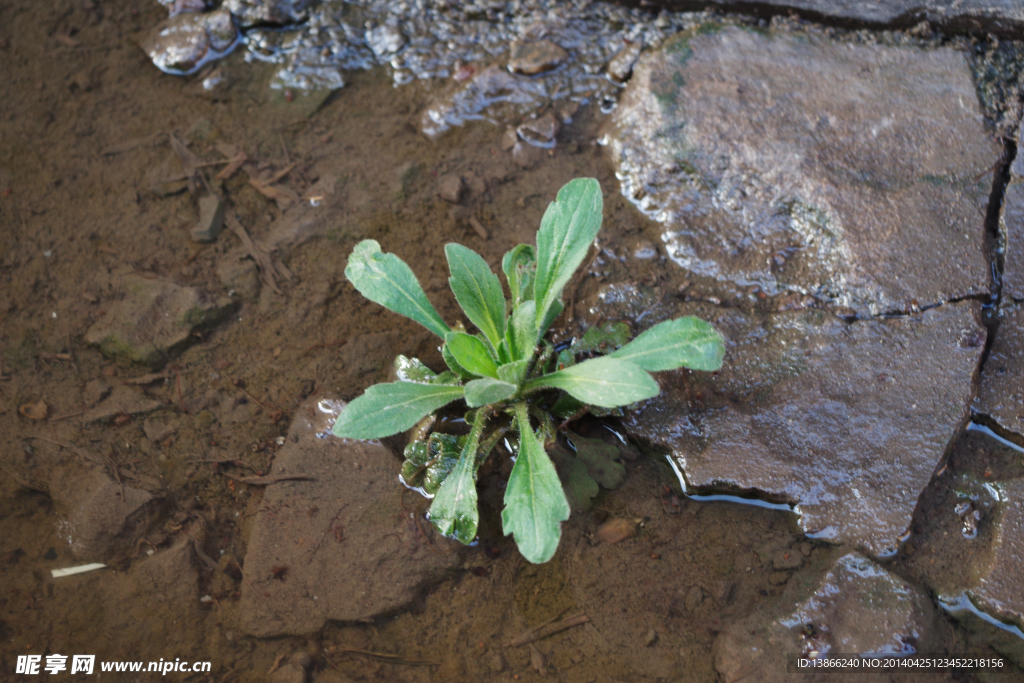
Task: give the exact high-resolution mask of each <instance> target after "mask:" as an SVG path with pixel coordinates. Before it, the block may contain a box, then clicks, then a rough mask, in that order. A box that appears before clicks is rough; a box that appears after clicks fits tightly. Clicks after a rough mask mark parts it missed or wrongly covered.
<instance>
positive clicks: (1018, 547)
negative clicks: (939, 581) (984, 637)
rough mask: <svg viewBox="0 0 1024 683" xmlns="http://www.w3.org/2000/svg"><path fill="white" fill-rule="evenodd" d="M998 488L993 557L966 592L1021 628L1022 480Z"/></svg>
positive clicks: (1023, 611)
mask: <svg viewBox="0 0 1024 683" xmlns="http://www.w3.org/2000/svg"><path fill="white" fill-rule="evenodd" d="M999 488H1000V489H1001V495H1000V504H999V507H1000V510H999V513H1000V514H999V520H998V522H997V524H996V530H995V539H994V542H993V550H994V556H993V560H992V563H991V565H990V566H989V569H988V571H987V572H986V573H985V574H984V575H983V576H982V577H981V580H980V582H979V584H978V586H977V587H975V588H972V589H970V590H969V591H968V593H969V595H970V596H971V597H972V598H973V599H974V602H975V604H977V605H978V607H980V608H981V609H982V610H983V611H985V612H988V613H989V614H991V615H992V616H994V617H996V618H998V619H1001V620H1003V621H1008V622H1012V623H1015V624H1016V625H1017V626H1018V627H1020V628H1024V480H1021V479H1017V480H1013V481H1009V482H1004V483H1002V484H1001V485H1000V486H999Z"/></svg>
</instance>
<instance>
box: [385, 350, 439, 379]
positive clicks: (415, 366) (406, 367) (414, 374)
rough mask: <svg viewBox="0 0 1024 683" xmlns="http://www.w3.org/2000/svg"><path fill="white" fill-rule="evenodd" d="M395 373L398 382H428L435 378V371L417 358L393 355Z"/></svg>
mask: <svg viewBox="0 0 1024 683" xmlns="http://www.w3.org/2000/svg"><path fill="white" fill-rule="evenodd" d="M394 365H395V375H396V376H397V377H398V381H399V382H419V383H420V384H429V383H433V382H434V381H435V380H437V373H436V372H434V371H433V370H431V369H430V368H428V367H427V366H426V365H424V364H423V363H422V362H420V359H419V358H406V357H405V356H401V355H400V356H395V363H394Z"/></svg>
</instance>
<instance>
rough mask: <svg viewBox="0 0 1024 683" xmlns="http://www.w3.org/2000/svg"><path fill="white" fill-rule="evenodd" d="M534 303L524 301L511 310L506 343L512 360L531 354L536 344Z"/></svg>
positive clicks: (528, 356)
mask: <svg viewBox="0 0 1024 683" xmlns="http://www.w3.org/2000/svg"><path fill="white" fill-rule="evenodd" d="M536 311H537V308H536V304H535V303H534V302H533V301H532V300H531V301H524V302H523V303H521V304H519V306H517V307H516V310H514V311H512V316H511V318H510V319H509V325H508V329H507V330H506V337H505V339H506V341H505V343H506V345H507V348H508V350H509V353H510V355H511V357H512V358H513V359H514V360H522V359H524V358H530V357H531V356H533V349H534V348H535V347H536V346H537V327H536V325H537V315H536Z"/></svg>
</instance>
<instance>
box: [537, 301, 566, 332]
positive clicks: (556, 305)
mask: <svg viewBox="0 0 1024 683" xmlns="http://www.w3.org/2000/svg"><path fill="white" fill-rule="evenodd" d="M563 308H564V306H563V305H562V300H561V299H558V300H556V301H554V302H552V303H551V308H549V309H548V315H547V317H546V318H544V320H542V321H541V327H540V332H539V333H538V335H537V336H539V337H543V336H544V333H545V332H547V331H548V328H549V327H551V324H552V323H553V322H555V320H557V319H558V316H560V315H561V314H562V309H563Z"/></svg>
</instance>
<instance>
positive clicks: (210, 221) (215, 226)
mask: <svg viewBox="0 0 1024 683" xmlns="http://www.w3.org/2000/svg"><path fill="white" fill-rule="evenodd" d="M222 227H224V203H223V202H222V201H221V199H220V197H218V196H217V195H215V194H211V195H207V196H205V197H203V198H202V199H200V200H199V222H198V223H197V224H196V225H195V226H194V227H193V228H192V231H191V235H192V239H193V240H194V241H196V242H212V241H214V240H215V239H217V236H218V235H220V230H221V228H222Z"/></svg>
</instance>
